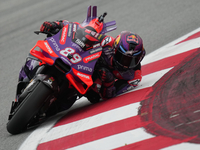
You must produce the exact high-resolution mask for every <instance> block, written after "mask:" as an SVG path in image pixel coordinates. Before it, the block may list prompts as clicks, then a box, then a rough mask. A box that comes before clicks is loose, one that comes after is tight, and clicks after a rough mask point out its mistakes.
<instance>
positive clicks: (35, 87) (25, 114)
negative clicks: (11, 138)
mask: <svg viewBox="0 0 200 150" xmlns="http://www.w3.org/2000/svg"><path fill="white" fill-rule="evenodd" d="M32 82H34V81H32ZM30 84H32V85H31V86H30V87H29V88H28V89H25V91H26V90H29V92H28V94H26V96H25V98H24V99H23V101H22V102H21V104H20V105H19V106H18V107H17V108H16V110H15V111H14V114H13V116H12V118H11V119H10V120H9V122H8V123H7V131H8V132H9V133H11V134H19V133H21V132H23V131H24V130H26V129H27V127H28V126H29V123H30V122H31V121H32V120H33V119H34V117H35V116H36V115H37V114H38V112H39V111H40V109H41V107H42V106H43V105H44V103H45V102H46V101H47V100H48V99H49V97H50V96H51V94H52V92H53V90H52V89H51V88H49V87H48V86H47V85H45V84H44V83H43V82H41V81H35V82H34V83H30Z"/></svg>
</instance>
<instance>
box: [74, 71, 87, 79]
mask: <svg viewBox="0 0 200 150" xmlns="http://www.w3.org/2000/svg"><path fill="white" fill-rule="evenodd" d="M77 76H79V77H82V78H86V79H90V76H88V75H86V74H83V73H80V72H78V73H77Z"/></svg>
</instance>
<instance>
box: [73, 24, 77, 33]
mask: <svg viewBox="0 0 200 150" xmlns="http://www.w3.org/2000/svg"><path fill="white" fill-rule="evenodd" d="M76 27H77V25H76V24H74V25H73V32H76Z"/></svg>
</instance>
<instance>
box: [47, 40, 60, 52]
mask: <svg viewBox="0 0 200 150" xmlns="http://www.w3.org/2000/svg"><path fill="white" fill-rule="evenodd" d="M49 40H50V41H51V42H52V43H53V46H54V48H55V49H56V51H60V48H59V46H58V44H57V42H56V41H55V39H54V38H53V37H51V38H50V39H49Z"/></svg>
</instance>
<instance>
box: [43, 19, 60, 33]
mask: <svg viewBox="0 0 200 150" xmlns="http://www.w3.org/2000/svg"><path fill="white" fill-rule="evenodd" d="M62 27H63V24H62V22H55V21H54V22H50V21H45V22H44V23H43V24H42V25H41V27H40V31H41V32H50V33H53V34H56V33H58V32H59V31H60V29H61V28H62Z"/></svg>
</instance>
